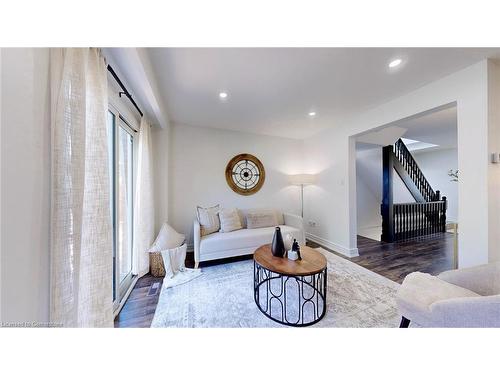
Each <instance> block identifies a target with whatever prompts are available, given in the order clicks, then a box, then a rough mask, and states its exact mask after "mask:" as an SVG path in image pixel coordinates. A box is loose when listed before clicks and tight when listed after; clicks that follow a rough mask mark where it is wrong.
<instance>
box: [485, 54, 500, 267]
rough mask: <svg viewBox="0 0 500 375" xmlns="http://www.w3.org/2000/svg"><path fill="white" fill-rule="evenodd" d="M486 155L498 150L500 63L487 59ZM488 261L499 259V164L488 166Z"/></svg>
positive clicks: (499, 129)
mask: <svg viewBox="0 0 500 375" xmlns="http://www.w3.org/2000/svg"><path fill="white" fill-rule="evenodd" d="M488 76H489V80H488V124H489V128H488V132H489V137H488V156H490V155H491V153H493V152H495V153H498V152H500V65H499V63H498V62H494V61H488ZM488 196H489V197H490V200H489V205H488V209H489V211H488V220H489V222H488V224H489V228H488V230H489V243H490V253H489V261H490V262H496V261H500V215H499V212H500V164H492V163H490V164H489V166H488Z"/></svg>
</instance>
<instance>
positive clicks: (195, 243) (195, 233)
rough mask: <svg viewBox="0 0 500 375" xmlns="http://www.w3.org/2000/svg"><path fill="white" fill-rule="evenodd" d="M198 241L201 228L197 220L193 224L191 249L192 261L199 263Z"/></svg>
mask: <svg viewBox="0 0 500 375" xmlns="http://www.w3.org/2000/svg"><path fill="white" fill-rule="evenodd" d="M200 240H201V228H200V223H199V222H198V220H196V219H195V220H194V223H193V247H194V261H195V262H196V263H199V261H200Z"/></svg>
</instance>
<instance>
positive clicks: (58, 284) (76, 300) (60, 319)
mask: <svg viewBox="0 0 500 375" xmlns="http://www.w3.org/2000/svg"><path fill="white" fill-rule="evenodd" d="M51 91H52V121H51V122H52V212H51V311H50V313H51V321H52V322H54V323H62V324H63V325H64V326H65V327H112V326H113V294H112V275H113V267H112V259H113V255H112V223H111V210H110V197H109V175H108V145H107V133H106V115H107V108H108V98H107V73H106V63H105V61H104V58H103V57H102V56H101V53H100V50H98V49H88V48H84V49H79V48H67V49H66V48H65V49H53V50H51Z"/></svg>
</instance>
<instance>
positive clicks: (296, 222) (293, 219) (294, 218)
mask: <svg viewBox="0 0 500 375" xmlns="http://www.w3.org/2000/svg"><path fill="white" fill-rule="evenodd" d="M283 219H284V220H285V225H289V226H291V227H294V228H297V229H300V238H297V241H298V242H299V244H300V245H305V243H306V236H305V233H304V219H303V218H302V217H301V216H299V215H294V214H289V213H283Z"/></svg>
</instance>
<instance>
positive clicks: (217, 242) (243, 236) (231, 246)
mask: <svg viewBox="0 0 500 375" xmlns="http://www.w3.org/2000/svg"><path fill="white" fill-rule="evenodd" d="M238 211H239V214H240V219H241V223H242V225H243V229H240V230H236V231H233V232H228V233H221V232H216V233H211V234H208V235H206V236H201V231H200V223H199V222H198V220H196V219H195V221H194V260H195V267H196V268H197V267H198V265H199V263H200V262H204V261H207V260H214V259H222V258H229V257H235V256H238V255H247V254H253V253H254V251H255V250H257V248H258V247H259V246H262V245H265V244H268V243H271V242H272V240H273V235H274V230H275V227H266V228H257V229H247V227H246V213H247V212H249V211H251V210H238ZM276 216H277V217H278V224H279V227H280V228H281V233H282V235H283V239H285V236H286V235H287V234H291V235H292V237H293V238H295V239H297V242H298V243H299V244H301V245H304V244H305V241H306V240H305V234H304V222H303V219H302V218H301V217H300V216H297V215H292V214H288V213H281V212H277V213H276Z"/></svg>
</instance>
